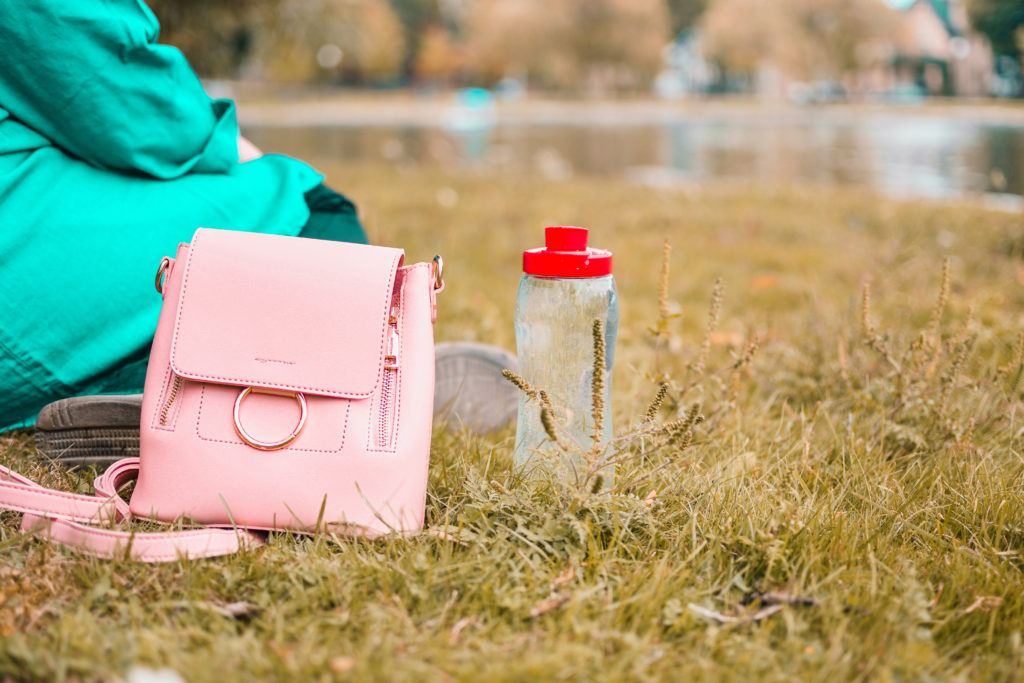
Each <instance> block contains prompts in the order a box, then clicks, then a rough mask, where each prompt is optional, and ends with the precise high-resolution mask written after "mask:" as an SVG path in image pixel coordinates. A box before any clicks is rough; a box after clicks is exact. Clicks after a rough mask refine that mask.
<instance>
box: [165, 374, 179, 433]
mask: <svg viewBox="0 0 1024 683" xmlns="http://www.w3.org/2000/svg"><path fill="white" fill-rule="evenodd" d="M183 383H184V380H183V379H182V378H181V377H179V376H178V375H174V381H173V382H172V383H171V390H170V391H168V392H167V398H165V399H164V405H163V408H161V409H160V424H161V425H163V426H165V427H166V426H167V420H168V418H169V417H170V414H171V408H172V407H173V406H174V402H175V401H176V400H177V399H178V394H180V393H181V385H182V384H183Z"/></svg>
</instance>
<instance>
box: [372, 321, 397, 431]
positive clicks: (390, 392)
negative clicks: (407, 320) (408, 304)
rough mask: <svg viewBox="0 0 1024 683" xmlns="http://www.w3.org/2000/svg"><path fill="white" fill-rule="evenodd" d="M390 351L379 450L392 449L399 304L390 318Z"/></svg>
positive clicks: (386, 359) (386, 361)
mask: <svg viewBox="0 0 1024 683" xmlns="http://www.w3.org/2000/svg"><path fill="white" fill-rule="evenodd" d="M388 327H389V330H388V349H387V352H386V353H385V355H384V377H383V378H382V379H381V388H380V408H379V410H378V412H377V443H376V446H377V448H390V447H391V436H392V434H393V433H394V421H395V406H394V403H395V393H396V392H397V388H398V387H397V386H396V385H397V384H398V304H397V303H395V304H393V305H392V307H391V314H390V316H389V317H388Z"/></svg>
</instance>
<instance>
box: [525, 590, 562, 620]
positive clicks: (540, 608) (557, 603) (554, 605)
mask: <svg viewBox="0 0 1024 683" xmlns="http://www.w3.org/2000/svg"><path fill="white" fill-rule="evenodd" d="M570 597H572V596H571V595H570V594H569V593H556V594H555V595H552V596H551V597H550V598H545V599H544V600H541V601H540V602H538V603H537V604H536V605H534V606H533V607H531V608H530V616H531V617H539V616H541V615H542V614H547V613H548V612H550V611H551V610H556V609H558V608H559V607H561V606H562V605H564V604H565V603H567V602H569V598H570Z"/></svg>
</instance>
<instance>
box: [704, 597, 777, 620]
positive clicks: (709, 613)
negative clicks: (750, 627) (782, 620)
mask: <svg viewBox="0 0 1024 683" xmlns="http://www.w3.org/2000/svg"><path fill="white" fill-rule="evenodd" d="M687 607H688V608H689V609H690V611H691V612H694V613H695V614H698V615H700V616H702V617H705V618H706V619H711V620H712V621H717V622H718V623H719V624H746V623H750V622H753V621H761V620H762V619H766V618H768V617H770V616H771V615H773V614H775V613H776V612H779V611H781V610H782V608H783V606H782V605H769V606H768V607H764V608H762V609H759V610H758V611H756V612H754V613H753V614H750V615H742V616H738V617H737V616H732V615H729V614H722V613H721V612H716V611H714V610H710V609H707V608H706V607H701V606H700V605H695V604H693V603H692V602H691V603H690V604H689V605H687Z"/></svg>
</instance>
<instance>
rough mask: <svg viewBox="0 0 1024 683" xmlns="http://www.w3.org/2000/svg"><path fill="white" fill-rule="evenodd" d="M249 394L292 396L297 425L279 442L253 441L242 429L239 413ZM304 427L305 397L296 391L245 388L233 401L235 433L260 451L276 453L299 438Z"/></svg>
mask: <svg viewBox="0 0 1024 683" xmlns="http://www.w3.org/2000/svg"><path fill="white" fill-rule="evenodd" d="M249 394H273V395H275V396H293V397H294V398H295V400H296V401H297V402H298V404H299V410H301V414H300V415H299V423H298V424H297V425H295V429H293V430H292V433H291V434H289V435H288V436H286V437H285V438H283V439H282V440H280V441H260V440H259V439H254V438H253V437H252V436H250V435H249V433H248V432H247V431H245V428H244V427H242V420H241V413H242V402H243V401H244V400H245V397H246V396H248V395H249ZM305 426H306V397H305V396H304V395H303V394H302V393H300V392H298V391H279V390H276V389H260V388H258V387H246V388H245V389H242V391H241V392H240V393H239V394H238V398H236V399H235V432H236V433H237V434H238V438H240V439H241V440H242V441H244V442H245V443H247V444H249V445H250V446H252V447H253V448H258V449H259V450H261V451H276V450H278V449H281V448H284V447H285V446H287V445H288V444H290V443H291V442H292V441H295V439H297V438H299V434H301V433H302V428H303V427H305Z"/></svg>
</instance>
